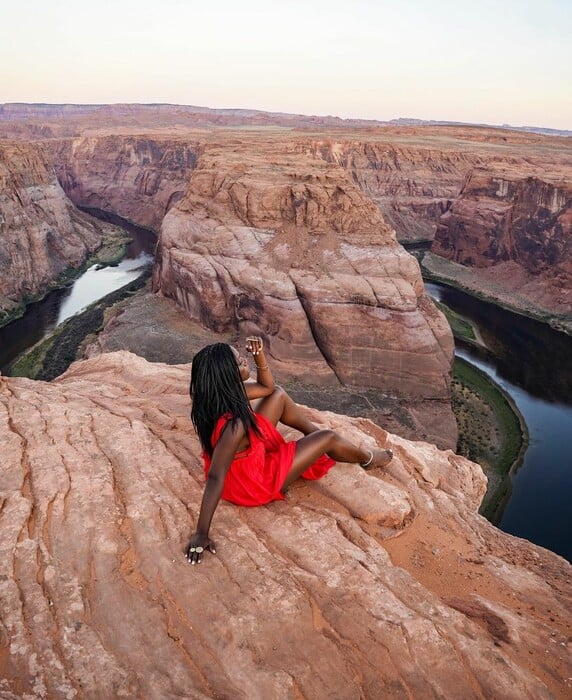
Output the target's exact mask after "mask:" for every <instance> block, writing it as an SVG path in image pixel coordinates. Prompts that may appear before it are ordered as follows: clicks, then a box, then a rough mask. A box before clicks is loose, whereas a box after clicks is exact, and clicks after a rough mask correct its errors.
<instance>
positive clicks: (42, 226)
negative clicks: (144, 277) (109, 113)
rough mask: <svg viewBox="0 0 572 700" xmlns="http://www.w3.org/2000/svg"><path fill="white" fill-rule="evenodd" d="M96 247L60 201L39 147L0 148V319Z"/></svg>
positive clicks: (96, 236) (97, 237) (95, 237)
mask: <svg viewBox="0 0 572 700" xmlns="http://www.w3.org/2000/svg"><path fill="white" fill-rule="evenodd" d="M101 241H102V231H101V228H100V227H99V226H98V224H97V223H96V222H94V221H92V220H91V219H90V218H89V217H87V216H85V215H83V214H82V213H81V212H79V211H78V210H77V209H76V208H75V207H74V206H73V204H72V203H71V202H70V201H69V199H68V198H67V197H66V195H65V193H64V192H63V190H62V188H61V186H60V185H59V183H58V181H57V179H56V176H55V173H54V172H53V170H52V168H51V167H50V165H49V160H48V159H47V158H46V156H45V154H44V152H43V150H42V149H41V147H39V146H36V145H32V144H20V143H2V144H0V316H1V315H2V312H9V311H10V310H11V309H12V308H14V307H15V306H17V305H18V304H19V303H20V302H21V301H22V300H24V299H26V298H29V297H32V296H34V295H37V294H39V293H42V292H43V291H44V290H46V289H47V288H48V287H49V285H50V283H51V282H53V281H54V280H55V279H56V278H57V277H58V276H59V275H60V274H61V273H62V272H64V271H65V270H66V268H68V267H78V266H79V265H80V264H81V263H82V262H83V261H84V260H85V259H86V257H87V256H88V254H89V253H90V252H93V251H94V250H95V249H96V248H97V247H98V246H99V245H100V244H101Z"/></svg>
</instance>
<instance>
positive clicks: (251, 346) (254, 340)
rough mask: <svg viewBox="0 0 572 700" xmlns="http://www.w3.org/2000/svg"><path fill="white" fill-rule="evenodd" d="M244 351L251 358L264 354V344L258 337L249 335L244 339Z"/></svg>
mask: <svg viewBox="0 0 572 700" xmlns="http://www.w3.org/2000/svg"><path fill="white" fill-rule="evenodd" d="M246 351H247V352H249V353H250V354H251V355H252V356H253V357H256V355H259V354H260V353H261V352H264V343H263V342H262V338H261V337H260V336H259V335H251V336H249V337H248V338H247V339H246Z"/></svg>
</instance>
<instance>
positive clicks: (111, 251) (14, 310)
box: [0, 223, 131, 328]
mask: <svg viewBox="0 0 572 700" xmlns="http://www.w3.org/2000/svg"><path fill="white" fill-rule="evenodd" d="M100 225H101V226H102V230H103V236H102V242H101V245H100V246H99V248H98V249H97V250H95V251H94V252H93V253H92V254H91V255H89V256H88V257H87V258H86V259H85V260H84V262H83V263H82V264H81V265H79V266H78V267H72V266H71V265H70V266H68V267H67V268H66V269H65V270H64V271H63V272H62V273H61V274H60V275H58V276H57V277H56V278H55V279H54V280H52V281H51V282H50V283H49V284H48V285H47V286H46V287H45V288H44V289H43V290H42V291H41V293H39V294H34V295H29V296H26V297H24V299H22V300H21V301H20V302H17V301H14V300H2V301H3V304H2V307H3V308H0V328H2V327H4V326H7V325H8V324H9V323H12V321H16V320H17V319H18V318H21V317H22V316H23V315H24V314H25V312H26V309H27V308H28V306H29V305H30V304H35V303H36V302H39V301H41V300H42V299H44V298H45V297H46V296H47V295H48V294H49V293H50V292H53V291H54V290H55V289H62V288H63V287H68V286H70V285H71V284H73V282H74V281H75V280H76V279H77V278H78V277H80V276H81V275H82V274H83V273H84V272H85V271H86V270H87V269H88V268H90V267H91V266H92V265H101V266H105V267H109V266H113V265H117V264H118V263H120V262H121V260H122V259H123V258H124V257H125V251H126V249H127V246H128V245H129V243H130V241H131V236H130V235H129V233H128V232H127V231H125V230H124V229H122V228H121V227H119V226H117V225H115V224H111V223H103V224H101V223H100Z"/></svg>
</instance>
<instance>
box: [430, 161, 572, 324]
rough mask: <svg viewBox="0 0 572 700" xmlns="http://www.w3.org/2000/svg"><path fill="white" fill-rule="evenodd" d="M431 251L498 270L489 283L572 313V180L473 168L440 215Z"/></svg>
mask: <svg viewBox="0 0 572 700" xmlns="http://www.w3.org/2000/svg"><path fill="white" fill-rule="evenodd" d="M432 251H433V252H435V253H437V254H438V255H441V256H443V257H446V258H448V259H450V260H453V261H454V262H456V263H460V264H462V265H466V266H468V267H472V268H494V267H497V268H498V269H497V270H496V271H491V272H492V277H491V281H493V280H494V277H495V276H496V277H497V278H498V281H499V282H501V283H502V280H503V279H504V280H505V281H506V282H508V284H511V283H512V285H513V286H514V288H515V292H516V293H518V294H520V295H524V296H528V297H529V299H530V300H531V301H533V302H535V303H536V304H538V305H540V306H544V307H545V308H547V309H551V310H552V311H556V312H560V313H570V311H571V309H572V182H571V181H569V180H568V181H567V180H563V179H560V180H548V179H541V178H539V177H535V176H533V175H532V174H529V175H528V176H523V174H522V173H514V172H511V171H508V172H507V171H505V170H500V169H497V170H494V169H493V170H491V169H487V170H474V171H473V172H472V173H471V174H470V176H469V177H468V178H467V180H466V182H465V184H464V186H463V189H462V191H461V193H460V195H459V197H458V198H457V199H455V201H454V202H453V203H452V205H451V207H450V209H449V210H448V211H447V212H446V213H445V214H444V215H443V216H442V217H441V219H440V222H439V226H438V228H437V232H436V235H435V241H434V243H433V246H432ZM507 263H508V264H507ZM515 268H516V269H515ZM518 268H520V270H519V269H518Z"/></svg>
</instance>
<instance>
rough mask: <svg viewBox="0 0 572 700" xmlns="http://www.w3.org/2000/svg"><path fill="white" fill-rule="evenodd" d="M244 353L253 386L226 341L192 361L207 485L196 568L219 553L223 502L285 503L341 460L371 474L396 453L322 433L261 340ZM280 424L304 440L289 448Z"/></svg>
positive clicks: (192, 554)
mask: <svg viewBox="0 0 572 700" xmlns="http://www.w3.org/2000/svg"><path fill="white" fill-rule="evenodd" d="M246 350H247V351H248V352H249V353H250V354H251V355H252V356H253V358H254V362H255V365H256V380H253V379H251V378H250V370H249V367H248V362H247V361H246V359H244V358H243V357H241V356H240V355H239V353H238V351H237V350H236V349H235V348H233V347H232V346H230V345H227V344H226V343H215V344H213V345H207V346H206V347H205V348H203V349H202V350H201V351H200V352H198V353H197V354H196V355H195V358H194V360H193V366H192V371H191V386H190V393H191V398H192V401H193V407H192V410H191V418H192V420H193V424H194V426H195V429H196V431H197V434H198V436H199V440H200V442H201V445H202V448H203V461H204V469H205V476H206V477H207V481H206V486H205V490H204V494H203V499H202V503H201V510H200V514H199V520H198V524H197V530H196V532H195V534H194V535H193V536H192V537H191V540H190V542H189V545H188V547H187V554H186V556H187V560H188V561H189V562H190V563H191V564H199V563H200V562H201V559H202V554H203V552H204V551H205V550H206V549H208V550H209V551H211V552H212V553H213V554H214V553H215V544H214V542H213V541H212V540H211V539H210V538H209V528H210V525H211V520H212V517H213V514H214V512H215V509H216V507H217V505H218V502H219V500H220V499H221V497H222V498H223V499H224V500H227V501H231V502H232V503H237V504H238V505H245V506H256V505H263V504H264V503H269V502H270V501H274V500H278V499H281V498H284V496H283V491H284V489H286V488H287V487H288V486H290V484H291V483H292V482H293V481H295V480H296V479H297V478H298V477H299V476H302V477H304V478H306V479H319V478H321V477H322V476H324V474H326V472H327V471H328V470H329V469H331V467H332V466H333V465H334V464H335V462H336V461H337V462H359V463H360V464H361V466H362V467H364V468H372V467H382V466H385V465H386V464H388V463H389V462H390V461H391V459H392V457H393V453H392V452H391V450H373V451H372V450H369V449H366V448H362V447H356V446H355V445H353V444H352V443H351V442H349V441H348V440H345V439H344V438H342V437H341V436H340V435H338V434H337V433H335V432H334V431H333V430H319V429H318V428H317V427H316V426H315V425H314V424H313V423H311V422H310V421H309V420H308V419H307V418H306V417H305V416H304V415H303V414H302V412H301V411H300V409H299V407H298V406H297V405H296V404H295V403H294V401H292V399H291V398H290V397H289V396H288V394H287V393H286V392H285V391H284V390H283V389H281V388H280V387H277V386H275V384H274V379H273V378H272V373H271V372H270V369H269V367H268V363H267V361H266V357H265V355H264V346H263V343H262V339H261V338H259V337H252V338H247V341H246ZM249 401H252V402H254V403H253V404H252V407H251V404H250V403H249ZM278 422H281V423H284V425H288V426H290V427H292V428H296V430H299V431H300V432H301V433H303V435H304V437H303V438H301V439H300V440H297V441H292V442H285V441H284V439H283V438H282V436H281V435H280V433H279V432H278V431H277V430H276V425H277V423H278Z"/></svg>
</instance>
